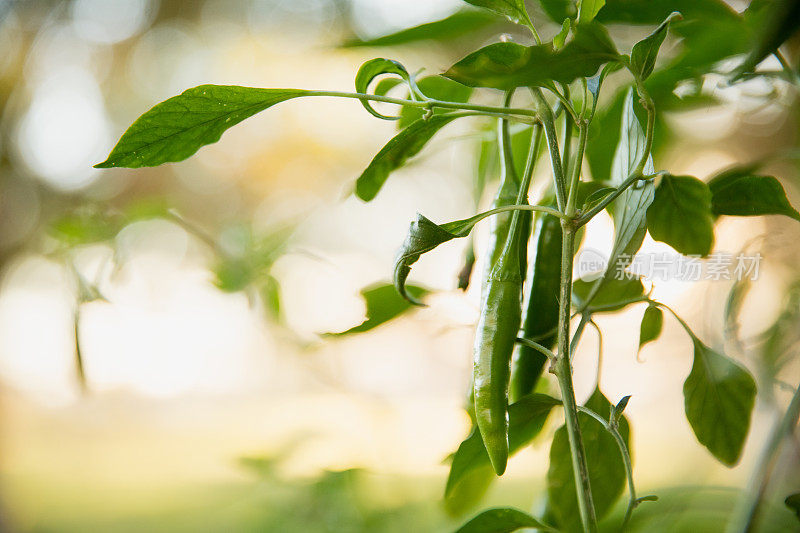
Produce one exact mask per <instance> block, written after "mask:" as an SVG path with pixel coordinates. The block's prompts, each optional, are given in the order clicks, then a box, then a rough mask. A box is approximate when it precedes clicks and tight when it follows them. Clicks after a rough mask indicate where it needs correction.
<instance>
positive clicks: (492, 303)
mask: <svg viewBox="0 0 800 533" xmlns="http://www.w3.org/2000/svg"><path fill="white" fill-rule="evenodd" d="M507 101H508V100H507ZM535 130H536V131H535V132H534V133H535V134H533V135H532V142H531V147H530V150H529V155H528V161H527V162H526V165H525V171H524V175H523V179H522V182H521V183H520V182H519V181H518V180H517V179H516V172H515V171H514V164H513V163H514V161H513V156H511V146H510V142H509V141H510V136H509V135H508V125H507V123H505V122H503V123H501V135H500V144H501V148H502V149H503V156H504V157H503V162H504V164H503V167H502V168H503V174H502V182H501V184H500V189H499V191H498V194H497V197H496V199H495V205H498V204H499V205H511V204H522V203H526V202H527V195H528V186H529V185H530V179H531V176H532V174H533V166H534V163H535V161H536V155H537V154H536V149H537V147H538V145H539V141H540V137H541V135H540V128H538V127H536V128H535ZM512 193H514V194H513V198H512V197H511V196H512ZM500 202H504V204H500ZM523 215H529V213H521V212H520V211H514V212H513V213H511V214H510V221H508V218H509V217H505V218H503V219H499V217H497V218H498V219H499V220H495V224H494V227H493V228H492V235H491V237H492V240H491V243H490V251H489V253H488V254H487V259H488V266H489V268H488V269H487V271H488V274H487V276H486V282H485V284H484V286H483V290H482V297H481V299H482V301H481V317H480V320H479V321H478V327H477V332H476V336H475V346H474V362H473V365H474V366H473V396H474V409H475V420H476V424H477V426H478V429H479V430H480V433H481V437H482V438H483V443H484V445H485V447H486V451H487V452H488V454H489V459H490V461H491V463H492V466H493V468H494V470H495V472H496V473H497V475H501V474H503V472H505V469H506V463H507V462H508V384H509V379H510V374H511V355H512V354H513V352H514V345H515V342H516V338H517V334H518V333H519V327H520V322H521V321H522V304H521V296H522V279H523V277H524V275H525V270H526V260H527V248H528V236H529V233H530V220H531V218H530V216H523Z"/></svg>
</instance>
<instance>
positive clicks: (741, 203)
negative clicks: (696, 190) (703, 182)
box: [708, 167, 800, 220]
mask: <svg viewBox="0 0 800 533" xmlns="http://www.w3.org/2000/svg"><path fill="white" fill-rule="evenodd" d="M708 187H709V189H711V209H712V211H713V213H714V214H715V215H734V216H757V215H786V216H787V217H791V218H793V219H795V220H800V213H798V212H797V210H796V209H795V208H794V207H792V205H791V204H790V203H789V200H788V199H787V198H786V191H784V190H783V186H782V185H781V183H780V182H779V181H778V180H777V179H775V178H774V177H772V176H758V175H754V174H752V173H750V172H749V171H748V168H746V167H742V168H735V169H732V170H729V171H725V172H722V173H720V174H719V175H717V176H716V177H714V178H713V179H711V181H709V182H708Z"/></svg>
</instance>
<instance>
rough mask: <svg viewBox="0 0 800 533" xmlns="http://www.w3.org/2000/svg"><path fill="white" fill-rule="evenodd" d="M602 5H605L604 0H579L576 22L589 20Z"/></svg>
mask: <svg viewBox="0 0 800 533" xmlns="http://www.w3.org/2000/svg"><path fill="white" fill-rule="evenodd" d="M604 5H606V0H581V1H580V3H579V6H580V7H579V9H578V22H591V21H592V20H593V19H594V17H595V16H596V15H597V13H598V11H600V9H601V8H602V7H603V6H604Z"/></svg>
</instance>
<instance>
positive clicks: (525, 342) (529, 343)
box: [517, 337, 557, 361]
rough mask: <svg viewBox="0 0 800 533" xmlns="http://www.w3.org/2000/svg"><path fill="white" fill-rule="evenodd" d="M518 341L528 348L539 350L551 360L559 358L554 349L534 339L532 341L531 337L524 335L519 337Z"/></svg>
mask: <svg viewBox="0 0 800 533" xmlns="http://www.w3.org/2000/svg"><path fill="white" fill-rule="evenodd" d="M517 342H518V343H519V344H522V345H524V346H527V347H528V348H533V349H534V350H537V351H538V352H540V353H541V354H542V355H544V356H545V357H547V358H548V359H549V360H550V361H555V360H556V359H557V358H556V354H554V353H553V352H552V351H550V350H549V349H547V348H546V347H544V346H542V345H541V344H539V343H538V342H534V341H532V340H530V339H526V338H524V337H517Z"/></svg>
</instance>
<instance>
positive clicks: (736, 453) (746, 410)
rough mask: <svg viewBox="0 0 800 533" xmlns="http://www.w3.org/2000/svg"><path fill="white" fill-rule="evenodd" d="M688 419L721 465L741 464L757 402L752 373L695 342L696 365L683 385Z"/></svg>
mask: <svg viewBox="0 0 800 533" xmlns="http://www.w3.org/2000/svg"><path fill="white" fill-rule="evenodd" d="M683 395H684V399H685V408H686V418H687V419H688V420H689V424H690V425H691V426H692V431H694V434H695V436H696V437H697V440H698V441H700V444H702V445H703V446H705V447H706V448H708V450H709V451H710V452H711V453H712V454H713V455H714V457H716V458H717V459H718V460H719V461H720V462H722V463H723V464H725V465H727V466H733V465H735V464H736V463H737V462H738V461H739V457H740V456H741V454H742V448H743V447H744V442H745V439H746V438H747V432H748V431H749V429H750V416H751V414H752V412H753V404H754V403H755V398H756V384H755V381H754V380H753V377H752V376H751V375H750V373H749V372H748V371H747V370H746V369H745V368H744V367H742V366H741V365H740V364H739V363H737V362H735V361H734V360H732V359H730V358H728V357H726V356H725V355H722V354H720V353H718V352H716V351H714V350H712V349H711V348H709V347H708V346H706V345H705V344H703V343H702V342H700V340H699V339H696V338H695V339H694V363H693V364H692V371H691V372H690V373H689V377H687V378H686V381H685V382H684V384H683Z"/></svg>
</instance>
